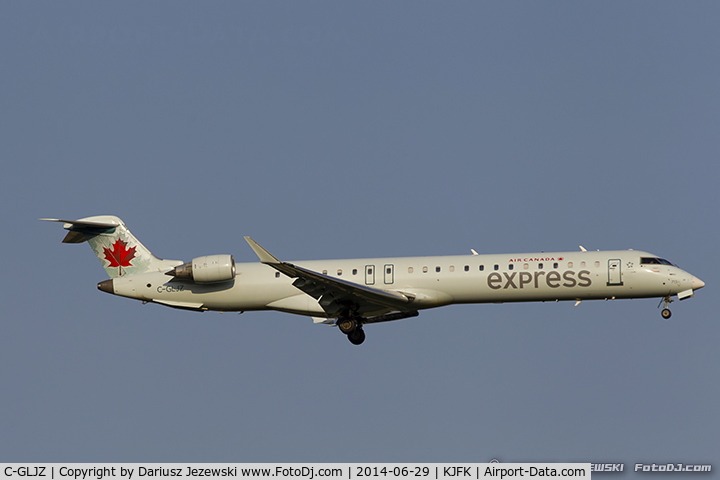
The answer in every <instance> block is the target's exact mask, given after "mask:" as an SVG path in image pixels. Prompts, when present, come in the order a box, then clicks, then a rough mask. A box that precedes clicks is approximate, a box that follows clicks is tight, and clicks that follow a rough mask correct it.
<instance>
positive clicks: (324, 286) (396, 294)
mask: <svg viewBox="0 0 720 480" xmlns="http://www.w3.org/2000/svg"><path fill="white" fill-rule="evenodd" d="M41 220H45V221H51V222H59V223H62V224H63V227H64V228H65V229H66V230H68V234H67V235H66V237H65V238H64V239H63V243H83V242H85V241H87V242H88V243H89V245H90V247H91V248H92V250H93V252H95V255H96V256H97V257H98V259H99V260H100V263H101V264H102V266H103V267H104V268H105V271H106V272H107V274H108V276H109V277H110V279H109V280H104V281H102V282H100V283H98V284H97V288H98V289H99V290H101V291H103V292H107V293H110V294H114V295H120V296H123V297H128V298H133V299H136V300H141V301H142V302H143V303H148V302H152V303H157V304H160V305H165V306H168V307H173V308H179V309H185V310H194V311H200V312H204V311H208V310H212V311H221V312H240V313H243V312H246V311H259V310H276V311H281V312H287V313H292V314H298V315H305V316H309V317H313V320H314V323H323V324H327V325H333V326H337V327H338V329H339V330H340V331H341V332H342V333H343V334H345V335H346V336H347V338H348V340H349V341H350V342H351V343H352V344H354V345H360V344H362V343H363V342H364V341H365V331H364V328H363V327H364V326H365V325H369V324H373V323H379V322H389V321H393V320H400V319H404V318H410V317H415V316H417V315H418V314H419V311H420V310H425V309H428V308H435V307H442V306H445V305H452V304H468V303H505V302H538V301H539V302H545V301H561V300H564V301H575V302H576V304H575V305H576V306H577V305H578V304H579V303H580V302H581V301H582V300H615V299H621V298H653V297H656V298H661V301H660V305H663V310H662V317H663V318H665V319H668V318H670V316H671V312H670V309H669V308H668V307H669V305H670V303H671V302H673V299H672V298H671V297H673V296H677V297H678V299H679V300H685V299H687V298H690V297H692V296H694V291H695V290H698V289H700V288H702V287H704V286H705V283H704V282H703V281H702V280H700V279H699V278H697V277H695V276H693V275H692V274H690V273H688V272H685V271H683V270H681V269H680V268H679V267H678V266H676V265H674V264H673V263H671V262H669V261H667V260H665V259H663V258H660V257H658V256H656V255H653V254H651V253H647V252H642V251H635V250H615V251H599V250H598V251H587V250H586V249H585V248H583V247H582V246H581V247H580V251H575V252H555V253H546V252H542V253H512V254H494V255H479V254H478V253H477V252H475V250H471V252H472V254H471V255H470V254H468V255H453V256H434V257H396V258H365V259H348V260H312V261H302V262H292V263H291V262H284V261H281V260H278V259H277V258H276V257H275V256H273V255H272V254H270V253H269V252H268V251H267V250H265V249H264V248H263V247H261V246H260V245H259V244H258V243H257V242H255V241H254V240H253V239H252V238H250V237H245V240H246V241H247V243H248V244H249V245H250V247H251V248H252V249H253V251H254V252H255V254H256V255H257V256H258V259H259V260H260V261H259V262H254V263H235V259H234V258H233V256H232V255H207V256H201V257H196V258H193V259H192V261H190V262H183V261H181V260H163V259H160V258H158V257H156V256H155V255H153V254H152V253H150V251H149V250H148V249H147V248H146V247H145V246H143V244H142V243H140V242H139V241H138V240H137V239H136V238H135V237H134V236H133V235H132V234H131V233H130V230H128V228H127V227H126V226H125V223H123V221H122V220H120V219H119V218H118V217H115V216H111V215H101V216H93V217H87V218H81V219H79V220H60V219H56V218H43V219H41ZM660 305H658V307H659V306H660Z"/></svg>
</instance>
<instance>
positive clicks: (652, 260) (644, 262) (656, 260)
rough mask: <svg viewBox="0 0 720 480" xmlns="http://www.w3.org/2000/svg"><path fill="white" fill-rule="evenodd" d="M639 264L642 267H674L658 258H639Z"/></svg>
mask: <svg viewBox="0 0 720 480" xmlns="http://www.w3.org/2000/svg"><path fill="white" fill-rule="evenodd" d="M640 264H642V265H669V266H671V267H672V266H674V265H673V264H672V263H670V262H668V261H667V260H665V259H664V258H658V257H642V258H640Z"/></svg>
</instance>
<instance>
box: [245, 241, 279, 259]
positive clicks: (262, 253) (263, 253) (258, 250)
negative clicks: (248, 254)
mask: <svg viewBox="0 0 720 480" xmlns="http://www.w3.org/2000/svg"><path fill="white" fill-rule="evenodd" d="M244 238H245V241H246V242H247V243H248V245H250V248H252V249H253V251H254V252H255V255H257V256H258V258H259V259H260V261H261V262H262V263H271V264H272V263H282V262H281V261H280V260H278V259H277V258H275V257H274V256H273V255H272V254H271V253H270V252H268V251H267V250H265V249H264V248H263V247H261V246H260V244H259V243H257V242H256V241H255V240H253V239H252V238H250V237H247V236H246V237H244Z"/></svg>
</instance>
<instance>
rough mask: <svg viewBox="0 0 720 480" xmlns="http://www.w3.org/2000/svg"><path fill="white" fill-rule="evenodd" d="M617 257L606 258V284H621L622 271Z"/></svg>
mask: <svg viewBox="0 0 720 480" xmlns="http://www.w3.org/2000/svg"><path fill="white" fill-rule="evenodd" d="M620 265H621V263H620V259H619V258H614V259H612V260H608V282H607V284H608V286H610V285H622V284H623V282H622V271H621V266H620Z"/></svg>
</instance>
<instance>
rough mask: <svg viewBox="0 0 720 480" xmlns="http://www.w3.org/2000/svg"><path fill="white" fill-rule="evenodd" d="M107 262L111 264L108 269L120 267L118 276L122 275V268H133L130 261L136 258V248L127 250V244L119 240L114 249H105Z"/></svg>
mask: <svg viewBox="0 0 720 480" xmlns="http://www.w3.org/2000/svg"><path fill="white" fill-rule="evenodd" d="M103 250H104V251H105V260H107V261H108V262H110V265H108V267H118V275H122V267H132V263H130V260H132V259H133V258H135V247H132V248H129V249H128V248H127V243H125V242H123V241H122V240H120V239H119V238H118V239H117V240H116V241H115V243H114V244H113V249H112V250H109V249H107V248H104V247H103Z"/></svg>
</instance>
